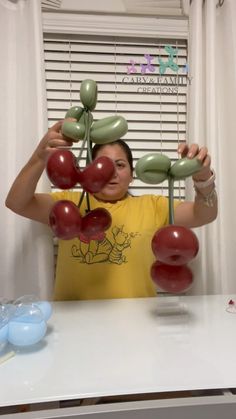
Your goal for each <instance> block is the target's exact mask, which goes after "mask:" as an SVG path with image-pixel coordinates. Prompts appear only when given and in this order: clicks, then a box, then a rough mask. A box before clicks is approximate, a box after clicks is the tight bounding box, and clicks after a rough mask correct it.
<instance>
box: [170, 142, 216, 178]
mask: <svg viewBox="0 0 236 419" xmlns="http://www.w3.org/2000/svg"><path fill="white" fill-rule="evenodd" d="M178 153H179V154H180V155H181V157H187V158H189V159H192V158H194V157H196V158H197V159H198V160H199V161H200V162H201V163H202V169H201V170H199V171H198V172H197V173H196V174H195V175H194V176H193V180H195V181H196V182H198V181H205V180H207V179H209V178H210V177H211V175H212V172H211V168H210V165H211V156H210V155H209V154H208V149H207V147H199V145H198V144H189V145H188V144H186V143H181V144H179V146H178Z"/></svg>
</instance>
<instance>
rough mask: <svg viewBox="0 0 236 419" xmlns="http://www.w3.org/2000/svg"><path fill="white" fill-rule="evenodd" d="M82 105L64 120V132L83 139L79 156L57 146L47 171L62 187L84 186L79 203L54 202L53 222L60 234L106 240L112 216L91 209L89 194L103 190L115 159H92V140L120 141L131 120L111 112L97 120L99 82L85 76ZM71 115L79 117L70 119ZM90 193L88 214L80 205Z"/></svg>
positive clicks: (67, 114) (98, 209) (48, 163)
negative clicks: (82, 165)
mask: <svg viewBox="0 0 236 419" xmlns="http://www.w3.org/2000/svg"><path fill="white" fill-rule="evenodd" d="M80 100H81V102H82V104H83V107H81V106H73V107H71V108H70V109H69V110H68V111H67V113H66V115H65V121H64V122H63V124H62V133H63V134H64V135H65V137H67V138H69V139H70V140H72V141H73V142H78V141H79V140H82V145H81V148H80V152H79V155H78V157H76V156H75V155H74V154H73V153H72V151H70V150H66V149H57V150H55V151H54V153H52V154H51V155H50V156H49V158H48V161H47V164H46V172H47V175H48V178H49V179H50V181H51V183H52V184H53V185H54V186H56V187H57V188H60V189H71V188H74V187H75V186H76V185H77V184H78V183H79V184H80V186H81V187H82V189H83V192H82V195H81V198H80V201H79V203H78V206H77V205H76V204H75V203H73V202H72V201H67V200H61V201H58V202H56V203H55V204H54V206H53V208H52V210H51V212H50V216H49V224H50V226H51V228H52V230H53V232H54V234H55V235H56V237H58V238H60V239H63V240H70V239H73V238H76V237H79V238H80V239H81V240H82V241H84V242H89V241H90V240H103V239H104V237H105V231H106V229H108V228H109V227H110V225H111V216H110V214H109V212H108V211H106V210H105V209H103V208H97V209H95V210H91V209H90V202H89V195H88V193H91V194H94V193H97V192H99V191H100V190H101V189H103V188H104V186H105V185H106V184H107V183H108V182H109V181H110V180H111V179H112V177H113V176H114V173H115V165H114V163H113V161H112V160H111V159H110V158H109V157H106V156H101V157H98V158H96V159H95V160H94V161H92V150H91V147H92V146H91V143H92V142H94V143H97V144H106V143H108V142H113V141H116V140H117V139H119V138H121V137H122V136H123V135H124V134H126V132H127V130H128V125H127V121H126V120H125V118H123V117H122V116H121V115H114V116H109V117H106V118H103V119H100V120H98V121H95V122H93V116H92V113H91V111H93V110H94V109H95V107H96V103H97V84H96V82H95V81H94V80H90V79H87V80H84V81H82V83H81V86H80ZM69 118H73V119H75V121H74V120H73V121H72V120H69ZM84 150H85V151H86V166H85V168H83V169H82V168H81V167H80V160H81V157H82V154H83V151H84ZM85 195H86V201H87V210H86V215H85V216H83V215H82V214H80V207H81V204H82V201H83V199H84V196H85Z"/></svg>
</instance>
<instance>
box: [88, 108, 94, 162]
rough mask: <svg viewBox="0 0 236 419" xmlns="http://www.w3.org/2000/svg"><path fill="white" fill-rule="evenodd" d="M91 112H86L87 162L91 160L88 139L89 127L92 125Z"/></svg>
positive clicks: (90, 148)
mask: <svg viewBox="0 0 236 419" xmlns="http://www.w3.org/2000/svg"><path fill="white" fill-rule="evenodd" d="M92 120H93V119H92V114H91V112H90V111H88V113H87V163H91V162H92V160H93V159H92V147H91V141H90V128H91V125H92Z"/></svg>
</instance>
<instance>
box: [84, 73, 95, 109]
mask: <svg viewBox="0 0 236 419" xmlns="http://www.w3.org/2000/svg"><path fill="white" fill-rule="evenodd" d="M97 94H98V89H97V83H96V82H95V81H94V80H90V79H87V80H83V81H82V83H81V86H80V100H81V102H82V103H83V105H84V107H85V109H89V110H90V111H93V110H94V109H95V107H96V104H97Z"/></svg>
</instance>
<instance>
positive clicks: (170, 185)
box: [168, 176, 174, 224]
mask: <svg viewBox="0 0 236 419" xmlns="http://www.w3.org/2000/svg"><path fill="white" fill-rule="evenodd" d="M168 190H169V224H174V178H173V177H172V176H169V177H168Z"/></svg>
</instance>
